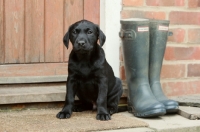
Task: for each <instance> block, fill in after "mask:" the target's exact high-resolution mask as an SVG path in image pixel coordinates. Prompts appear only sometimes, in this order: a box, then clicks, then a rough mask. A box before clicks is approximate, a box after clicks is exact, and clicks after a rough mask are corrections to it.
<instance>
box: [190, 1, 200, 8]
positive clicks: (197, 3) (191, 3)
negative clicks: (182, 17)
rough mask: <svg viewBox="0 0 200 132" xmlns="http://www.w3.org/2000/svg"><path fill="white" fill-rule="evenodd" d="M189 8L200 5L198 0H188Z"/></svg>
mask: <svg viewBox="0 0 200 132" xmlns="http://www.w3.org/2000/svg"><path fill="white" fill-rule="evenodd" d="M188 7H189V8H197V7H200V0H188Z"/></svg>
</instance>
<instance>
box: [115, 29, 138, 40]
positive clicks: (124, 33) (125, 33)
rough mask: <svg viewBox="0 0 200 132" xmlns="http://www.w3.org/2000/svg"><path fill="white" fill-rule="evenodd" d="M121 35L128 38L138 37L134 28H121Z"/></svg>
mask: <svg viewBox="0 0 200 132" xmlns="http://www.w3.org/2000/svg"><path fill="white" fill-rule="evenodd" d="M119 37H120V38H122V39H127V40H134V39H135V38H136V33H135V31H133V30H121V31H120V32H119Z"/></svg>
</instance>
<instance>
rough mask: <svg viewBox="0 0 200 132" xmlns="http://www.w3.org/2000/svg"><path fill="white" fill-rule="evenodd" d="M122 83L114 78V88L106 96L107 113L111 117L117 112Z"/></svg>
mask: <svg viewBox="0 0 200 132" xmlns="http://www.w3.org/2000/svg"><path fill="white" fill-rule="evenodd" d="M122 93H123V89H122V82H121V80H120V79H119V78H116V83H115V86H114V87H113V90H112V91H111V93H110V94H109V96H108V103H107V105H108V112H109V113H110V114H111V115H112V114H114V113H117V112H118V103H119V100H120V98H121V96H122Z"/></svg>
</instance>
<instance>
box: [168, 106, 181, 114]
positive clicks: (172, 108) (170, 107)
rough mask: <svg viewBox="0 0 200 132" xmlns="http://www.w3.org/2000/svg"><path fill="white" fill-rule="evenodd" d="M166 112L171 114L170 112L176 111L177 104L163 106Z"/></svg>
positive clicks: (177, 108)
mask: <svg viewBox="0 0 200 132" xmlns="http://www.w3.org/2000/svg"><path fill="white" fill-rule="evenodd" d="M165 109H166V113H167V114H171V113H177V112H178V110H179V107H178V106H165Z"/></svg>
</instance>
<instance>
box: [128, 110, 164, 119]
mask: <svg viewBox="0 0 200 132" xmlns="http://www.w3.org/2000/svg"><path fill="white" fill-rule="evenodd" d="M128 112H129V113H133V115H134V116H136V117H140V118H151V117H158V116H162V115H165V114H166V109H154V110H151V111H146V112H136V111H134V110H133V111H131V110H130V109H129V111H128Z"/></svg>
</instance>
